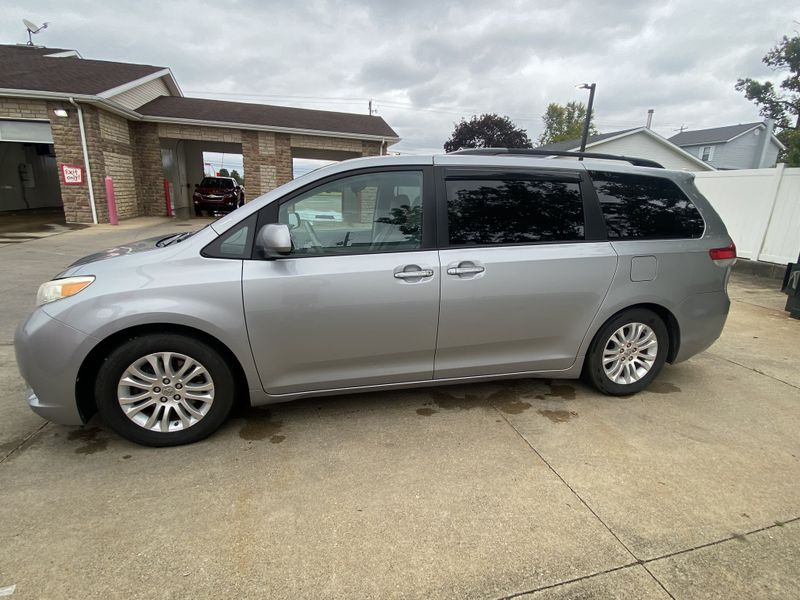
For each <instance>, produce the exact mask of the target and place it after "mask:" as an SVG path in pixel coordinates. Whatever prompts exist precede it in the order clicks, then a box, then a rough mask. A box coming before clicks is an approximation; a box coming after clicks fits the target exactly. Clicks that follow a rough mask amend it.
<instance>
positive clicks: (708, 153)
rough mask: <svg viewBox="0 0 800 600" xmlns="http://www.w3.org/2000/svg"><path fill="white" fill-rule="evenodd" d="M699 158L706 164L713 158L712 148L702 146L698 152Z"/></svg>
mask: <svg viewBox="0 0 800 600" xmlns="http://www.w3.org/2000/svg"><path fill="white" fill-rule="evenodd" d="M700 158H702V159H703V160H704V161H706V162H708V161H710V160H711V159H712V158H714V146H703V148H702V150H700Z"/></svg>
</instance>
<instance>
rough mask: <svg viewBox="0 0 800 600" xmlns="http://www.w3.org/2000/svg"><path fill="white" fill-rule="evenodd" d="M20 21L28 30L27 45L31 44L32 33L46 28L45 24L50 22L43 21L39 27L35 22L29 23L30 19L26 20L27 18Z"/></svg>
mask: <svg viewBox="0 0 800 600" xmlns="http://www.w3.org/2000/svg"><path fill="white" fill-rule="evenodd" d="M22 23H23V24H24V25H25V28H26V29H27V30H28V46H33V34H34V33H39V32H40V31H41V30H42V29H47V26H48V25H49V24H50V23H48V22H45V23H43V24H42V26H41V27H39V26H37V25H36V24H35V23H31V22H30V21H28V19H22Z"/></svg>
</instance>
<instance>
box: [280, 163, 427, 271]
mask: <svg viewBox="0 0 800 600" xmlns="http://www.w3.org/2000/svg"><path fill="white" fill-rule="evenodd" d="M278 222H279V223H283V224H285V225H288V226H289V230H290V232H291V236H292V246H293V247H292V253H291V254H292V255H297V256H304V255H314V254H360V253H370V252H389V251H396V250H413V249H416V248H420V247H421V245H422V172H421V171H387V172H384V173H367V174H364V175H354V176H352V177H345V178H343V179H337V180H335V181H332V182H330V183H327V184H324V185H321V186H319V187H317V188H314V189H313V190H311V191H309V192H306V193H304V194H302V195H301V196H298V197H297V198H293V199H292V200H289V201H288V202H285V203H283V204H281V206H280V209H279V211H278Z"/></svg>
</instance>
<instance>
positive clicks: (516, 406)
mask: <svg viewBox="0 0 800 600" xmlns="http://www.w3.org/2000/svg"><path fill="white" fill-rule="evenodd" d="M489 402H491V404H492V406H494V407H495V408H497V409H499V410H500V411H501V412H504V413H506V414H509V415H518V414H520V413H522V412H525V411H526V410H528V409H529V408H530V407H531V404H530V402H525V401H524V400H521V399H520V392H519V390H518V389H516V388H515V387H514V386H513V385H512V386H509V387H505V388H502V389H499V390H497V391H496V392H494V393H492V394H490V395H489Z"/></svg>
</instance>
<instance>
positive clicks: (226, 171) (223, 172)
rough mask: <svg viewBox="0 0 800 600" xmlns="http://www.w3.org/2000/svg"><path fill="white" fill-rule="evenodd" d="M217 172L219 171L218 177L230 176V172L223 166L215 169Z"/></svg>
mask: <svg viewBox="0 0 800 600" xmlns="http://www.w3.org/2000/svg"><path fill="white" fill-rule="evenodd" d="M217 173H219V176H220V177H230V176H231V174H230V173H228V169H226V168H225V167H223V168H221V169H220V170H219V171H217Z"/></svg>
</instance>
